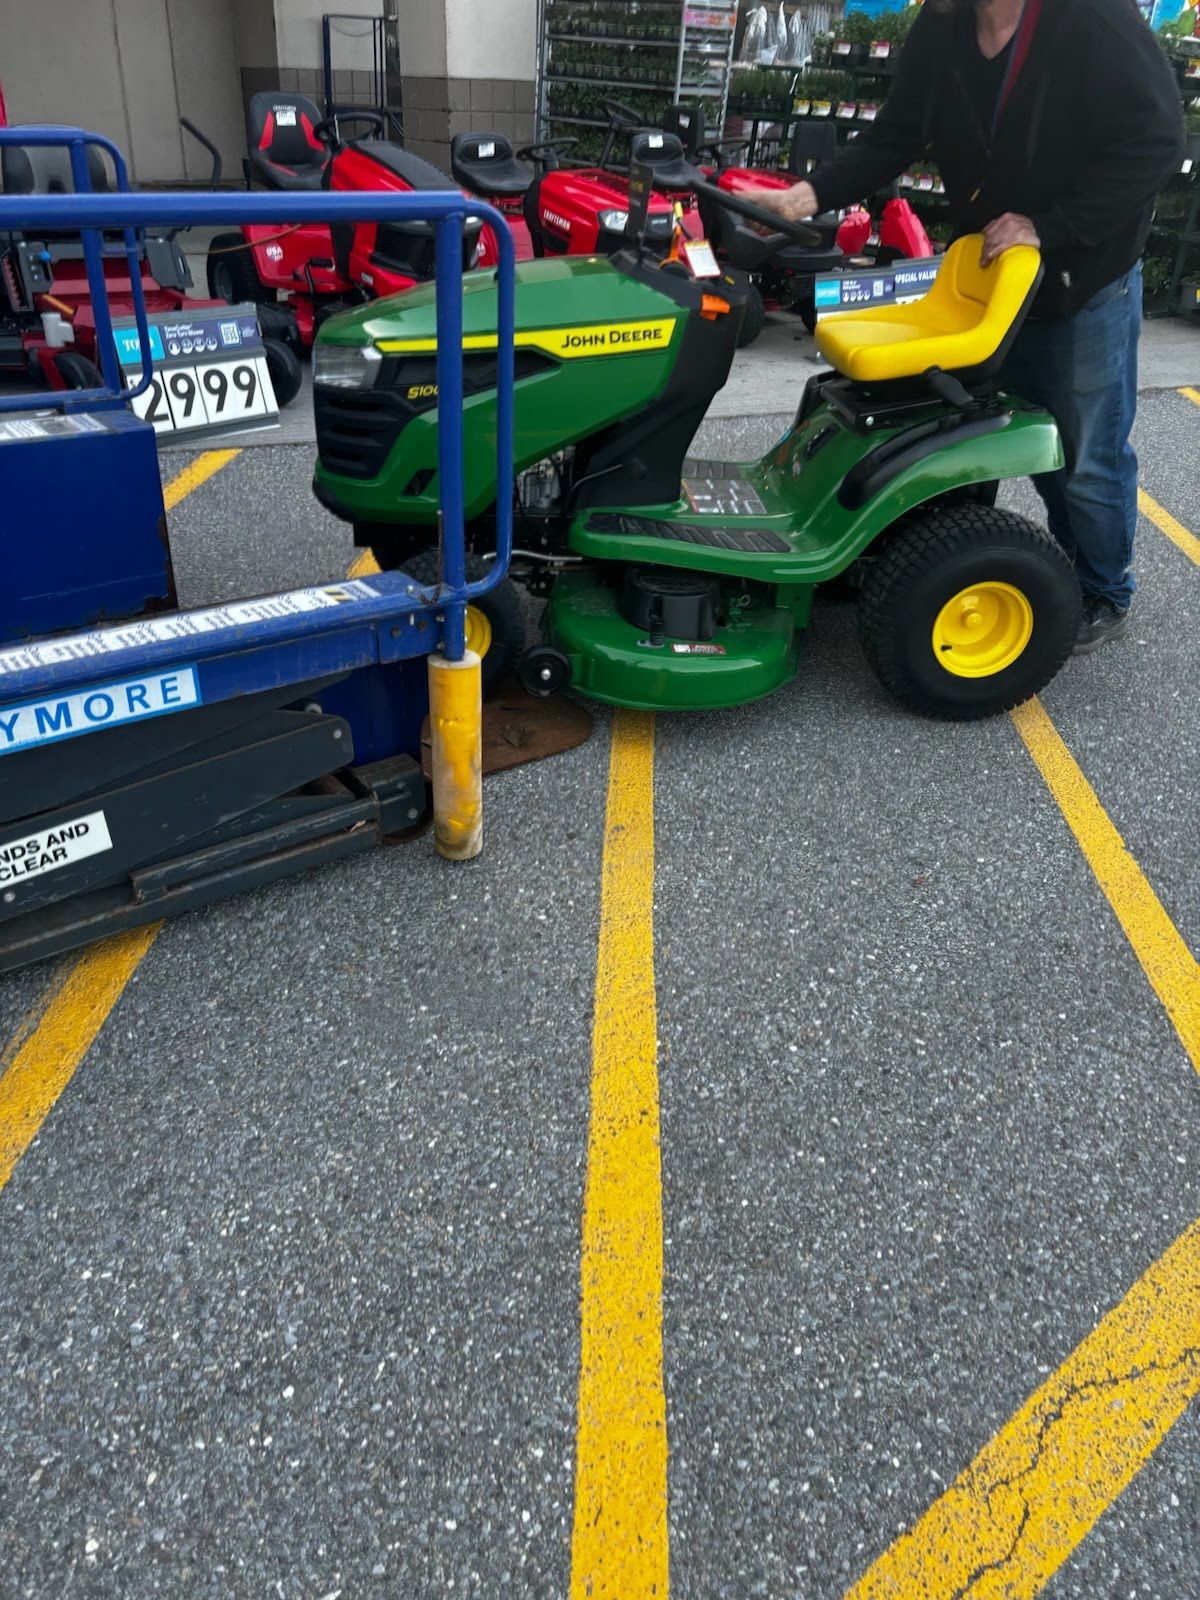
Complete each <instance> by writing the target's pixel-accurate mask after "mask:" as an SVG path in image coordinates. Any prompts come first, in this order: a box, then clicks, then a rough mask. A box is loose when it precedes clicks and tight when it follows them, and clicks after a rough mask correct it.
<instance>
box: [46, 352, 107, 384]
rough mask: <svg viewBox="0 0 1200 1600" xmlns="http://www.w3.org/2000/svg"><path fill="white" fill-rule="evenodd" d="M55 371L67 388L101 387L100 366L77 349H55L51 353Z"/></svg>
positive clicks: (102, 382) (102, 379) (102, 381)
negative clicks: (52, 353)
mask: <svg viewBox="0 0 1200 1600" xmlns="http://www.w3.org/2000/svg"><path fill="white" fill-rule="evenodd" d="M52 359H53V361H54V367H55V371H56V372H57V373H58V375H59V377H60V378H61V379H62V381H63V384H64V386H65V387H66V388H68V389H103V387H104V378H103V375H102V374H101V372H100V368H99V367H98V366H97V365H96V363H95V362H94V361H89V360H88V358H87V356H81V355H80V354H79V351H78V350H56V351H55V352H54V355H53V358H52Z"/></svg>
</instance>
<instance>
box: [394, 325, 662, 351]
mask: <svg viewBox="0 0 1200 1600" xmlns="http://www.w3.org/2000/svg"><path fill="white" fill-rule="evenodd" d="M675 324H676V318H674V317H652V318H650V319H649V320H648V321H645V322H613V323H608V322H595V323H583V324H580V325H579V326H577V327H571V328H524V329H521V330H520V331H518V332H517V333H516V334H515V335H514V337H513V346H514V348H515V349H517V350H543V351H545V353H546V354H547V355H551V356H557V357H558V358H559V359H560V360H571V359H572V358H574V357H589V356H628V355H646V354H648V353H649V352H650V351H653V350H665V349H666V348H667V346H668V345H669V344H670V342H671V336H672V334H673V333H674V332H675ZM462 347H463V349H464V350H468V351H469V350H494V349H495V348H496V335H495V334H494V333H468V334H464V335H463V341H462ZM377 348H378V349H380V350H382V351H383V352H384V354H385V355H410V356H417V355H432V353H433V352H434V351H435V350H436V349H437V340H436V339H380V340H379V341H378V345H377Z"/></svg>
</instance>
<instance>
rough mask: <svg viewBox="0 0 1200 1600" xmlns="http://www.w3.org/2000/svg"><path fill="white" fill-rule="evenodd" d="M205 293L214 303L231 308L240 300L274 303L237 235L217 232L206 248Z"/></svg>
mask: <svg viewBox="0 0 1200 1600" xmlns="http://www.w3.org/2000/svg"><path fill="white" fill-rule="evenodd" d="M207 265H208V292H209V294H210V295H211V296H212V297H213V299H214V300H226V301H228V302H229V304H230V305H231V306H233V305H237V304H238V302H239V301H242V300H252V301H254V302H255V304H259V303H260V302H265V301H269V300H274V298H275V294H274V291H273V290H271V289H268V288H267V286H266V284H264V283H263V281H262V279H261V278H260V277H259V275H258V269H257V268H256V267H255V265H254V257H253V256H252V255H251V254H250V251H249V249H248V248H247V245H246V241H245V239H244V238H243V237H242V235H241V234H240V233H219V234H218V235H217V236H216V238H215V239H214V240H213V242H212V243H211V244H210V245H209V247H208V263H207Z"/></svg>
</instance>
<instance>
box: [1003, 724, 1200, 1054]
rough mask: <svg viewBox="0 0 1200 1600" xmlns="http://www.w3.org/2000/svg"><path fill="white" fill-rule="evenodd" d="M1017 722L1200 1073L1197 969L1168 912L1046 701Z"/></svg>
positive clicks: (1199, 973) (1199, 965)
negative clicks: (1130, 851)
mask: <svg viewBox="0 0 1200 1600" xmlns="http://www.w3.org/2000/svg"><path fill="white" fill-rule="evenodd" d="M1012 719H1013V722H1014V723H1015V724H1016V728H1017V732H1018V733H1019V734H1020V735H1021V738H1022V739H1023V740H1024V741H1025V747H1026V749H1027V750H1028V751H1029V754H1030V755H1031V756H1032V757H1033V759H1034V762H1035V763H1036V765H1037V768H1038V771H1039V772H1040V773H1041V775H1042V777H1043V778H1044V779H1045V782H1046V786H1047V788H1048V789H1049V790H1050V792H1051V794H1052V795H1053V796H1054V798H1055V800H1057V802H1058V805H1059V809H1060V810H1061V811H1062V814H1063V816H1064V817H1065V818H1066V820H1067V825H1068V826H1069V827H1070V829H1071V832H1072V833H1073V834H1074V835H1075V838H1076V841H1077V842H1078V844H1079V848H1080V849H1081V850H1082V851H1083V853H1084V856H1085V857H1086V858H1087V863H1088V865H1089V866H1090V867H1091V869H1092V871H1093V872H1094V873H1095V875H1096V881H1097V882H1098V883H1099V885H1100V887H1101V888H1102V889H1103V890H1104V893H1105V895H1106V896H1107V897H1108V902H1109V904H1110V905H1111V906H1112V908H1113V911H1114V912H1115V913H1116V916H1117V921H1118V922H1119V923H1120V924H1121V927H1122V928H1123V929H1124V931H1125V937H1126V938H1127V939H1128V940H1129V942H1130V944H1131V945H1132V946H1133V950H1134V954H1135V955H1136V956H1137V958H1138V960H1139V961H1140V962H1141V964H1142V970H1143V971H1144V972H1145V974H1146V977H1147V978H1148V979H1149V980H1150V984H1151V986H1152V987H1153V989H1154V992H1155V994H1157V996H1158V998H1159V999H1160V1000H1161V1001H1162V1003H1163V1006H1164V1007H1165V1008H1166V1012H1167V1015H1168V1016H1169V1017H1170V1019H1171V1021H1172V1022H1173V1023H1174V1025H1175V1031H1176V1033H1178V1035H1179V1038H1180V1040H1181V1042H1182V1044H1183V1047H1184V1049H1185V1050H1186V1051H1187V1053H1188V1055H1189V1056H1190V1057H1191V1060H1192V1065H1193V1066H1194V1067H1195V1068H1196V1070H1197V1071H1198V1072H1200V963H1197V961H1196V958H1195V956H1193V954H1192V952H1191V951H1190V950H1189V949H1188V947H1187V945H1186V944H1185V943H1184V941H1183V939H1182V938H1181V937H1180V934H1179V931H1178V929H1177V928H1176V927H1175V924H1174V923H1173V922H1172V921H1171V919H1170V917H1169V916H1168V915H1167V913H1166V912H1165V911H1164V910H1163V906H1162V902H1161V901H1160V900H1159V898H1158V896H1157V895H1156V894H1155V892H1154V890H1153V889H1152V888H1151V887H1150V884H1149V883H1148V882H1147V880H1146V877H1145V875H1144V873H1143V872H1142V869H1141V868H1140V867H1139V866H1138V864H1137V862H1136V861H1135V860H1134V859H1133V857H1132V856H1131V855H1130V853H1129V851H1128V850H1127V849H1126V846H1125V841H1124V839H1122V837H1121V835H1120V834H1119V833H1118V832H1117V830H1116V828H1115V827H1114V825H1113V823H1112V821H1111V819H1110V818H1109V815H1108V813H1107V812H1106V811H1105V809H1104V807H1103V806H1102V805H1101V804H1100V801H1099V800H1098V799H1097V798H1096V792H1095V790H1094V789H1093V788H1092V786H1091V784H1090V783H1089V782H1088V781H1087V779H1086V778H1085V777H1084V775H1083V773H1082V771H1081V770H1080V768H1079V765H1078V763H1077V762H1076V760H1075V758H1074V756H1073V755H1072V754H1071V752H1070V751H1069V750H1068V749H1067V747H1066V745H1065V744H1064V743H1063V741H1062V738H1061V736H1060V735H1059V732H1058V730H1057V728H1056V727H1055V726H1054V724H1053V722H1051V720H1050V718H1049V717H1048V716H1047V714H1046V711H1045V708H1044V707H1043V706H1042V704H1041V701H1039V700H1037V699H1034V700H1029V701H1027V702H1026V703H1025V705H1023V706H1018V708H1017V709H1016V710H1015V711H1014V712H1013V713H1012Z"/></svg>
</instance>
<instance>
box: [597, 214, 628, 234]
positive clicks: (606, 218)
mask: <svg viewBox="0 0 1200 1600" xmlns="http://www.w3.org/2000/svg"><path fill="white" fill-rule="evenodd" d="M628 221H629V213H628V211H602V212H601V213H600V226H601V227H602V228H603V229H604V231H605V232H606V233H624V232H625V224H626V223H627V222H628Z"/></svg>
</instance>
